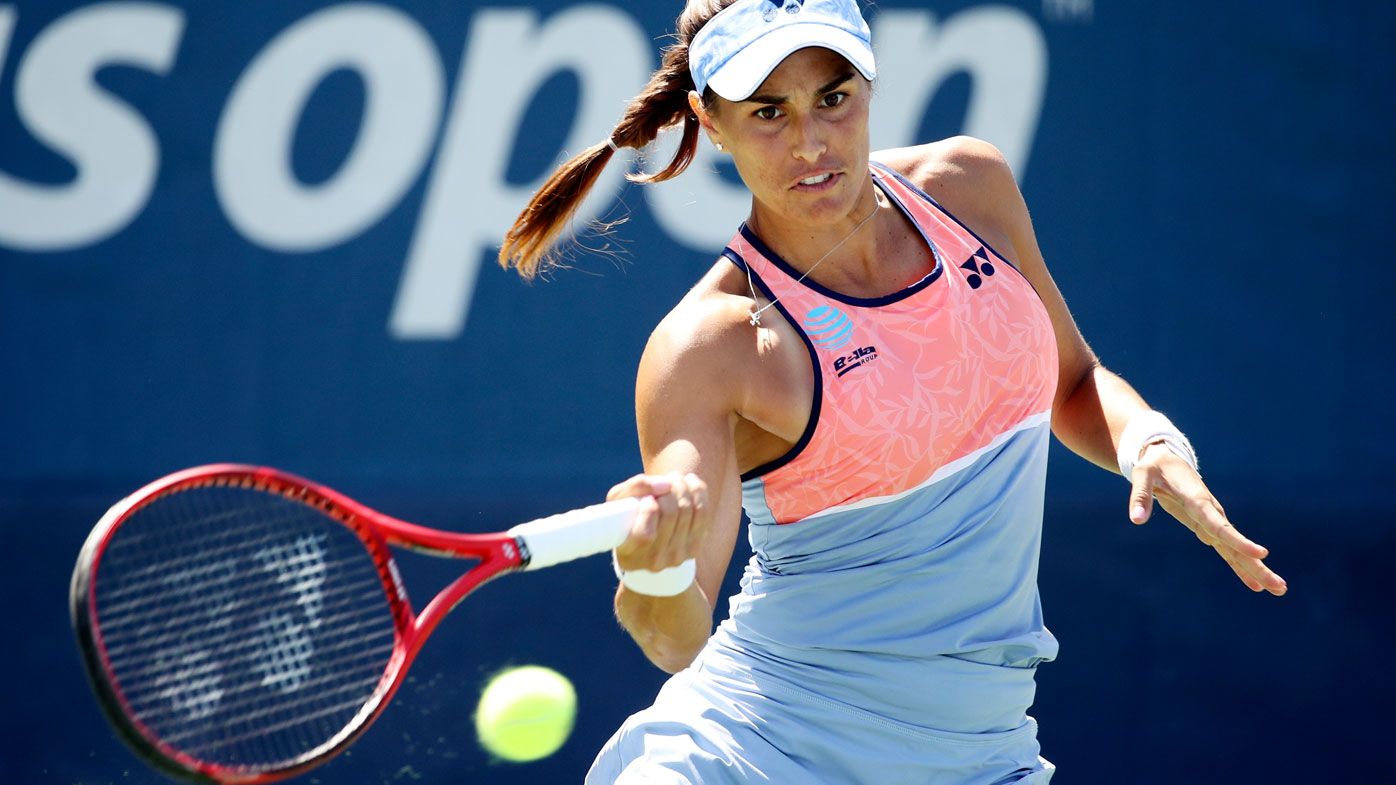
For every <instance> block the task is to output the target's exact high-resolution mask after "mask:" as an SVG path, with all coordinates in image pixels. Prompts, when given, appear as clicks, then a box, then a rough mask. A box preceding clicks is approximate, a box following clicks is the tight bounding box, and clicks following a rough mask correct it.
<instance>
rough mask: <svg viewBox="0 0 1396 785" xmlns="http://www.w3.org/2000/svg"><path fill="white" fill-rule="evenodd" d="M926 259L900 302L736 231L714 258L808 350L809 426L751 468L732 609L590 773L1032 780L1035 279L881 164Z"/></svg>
mask: <svg viewBox="0 0 1396 785" xmlns="http://www.w3.org/2000/svg"><path fill="white" fill-rule="evenodd" d="M873 179H874V182H875V183H876V185H877V187H879V188H881V189H882V190H883V191H884V192H885V193H886V194H887V195H888V196H889V197H890V198H891V200H892V201H893V202H894V203H895V204H897V205H898V206H899V207H900V208H901V209H902V210H903V211H904V212H905V214H906V215H907V216H908V217H909V218H910V219H911V220H912V221H913V222H914V223H915V224H916V226H917V227H918V228H919V229H920V231H921V234H922V235H923V236H924V238H925V241H926V244H927V245H928V246H929V248H930V250H931V253H932V254H933V255H934V258H935V266H934V269H933V270H932V271H931V272H930V273H929V274H927V275H926V277H925V278H923V279H921V280H920V281H918V282H916V283H915V284H913V285H911V286H909V287H907V288H906V289H903V290H901V291H899V292H896V293H894V294H891V295H888V296H886V297H877V298H858V297H849V296H847V295H844V294H840V293H838V292H835V291H831V290H829V289H827V288H824V287H822V286H820V285H819V284H817V283H814V282H813V281H810V280H808V279H806V280H805V281H803V282H801V281H799V280H798V279H799V277H800V275H799V272H798V271H796V270H794V269H793V268H791V267H790V266H789V265H788V264H787V263H785V262H784V261H783V260H781V259H780V258H779V257H778V256H777V255H776V254H775V253H774V252H772V251H771V250H770V249H769V248H767V247H766V246H765V245H764V244H763V243H762V242H761V240H760V239H759V238H757V237H756V236H755V235H754V234H752V233H751V232H750V231H749V230H748V229H747V228H746V227H745V226H743V227H742V229H741V230H740V231H739V232H738V234H737V236H736V237H734V238H733V240H732V242H731V245H730V246H729V247H728V248H727V249H726V250H725V251H724V252H723V253H724V255H725V256H726V257H727V258H728V259H729V260H730V261H731V262H732V264H735V265H737V266H738V267H739V268H741V269H742V270H743V271H749V272H750V274H751V277H752V280H753V281H754V282H755V285H756V286H758V287H760V289H761V290H762V291H763V293H764V294H765V296H766V297H767V298H768V299H770V300H773V301H777V302H776V308H778V309H779V310H780V312H781V314H782V315H783V316H784V317H785V318H786V319H787V320H788V321H789V322H790V323H791V324H793V325H795V327H796V328H797V330H798V331H800V333H801V334H802V336H803V338H804V341H805V344H806V345H807V348H808V350H809V355H810V361H811V362H812V363H813V364H814V369H815V373H814V400H813V409H812V411H811V415H810V420H809V425H808V427H807V428H806V431H805V433H804V435H803V436H802V438H801V439H800V441H799V442H798V443H797V444H796V445H795V446H794V448H792V449H791V451H790V452H789V453H788V454H787V455H785V456H783V457H781V458H780V459H779V460H776V461H774V462H772V463H770V464H767V465H765V466H761V467H758V468H756V469H754V470H753V471H751V472H749V473H748V474H746V475H744V476H743V477H742V500H743V502H742V503H743V507H744V508H745V509H746V513H747V516H748V517H749V518H750V521H751V525H750V527H749V529H748V532H749V536H750V540H751V547H752V551H753V553H754V555H753V557H752V559H751V562H750V563H749V564H748V565H747V567H746V571H745V574H744V576H743V578H742V584H741V586H742V588H741V592H740V593H739V594H737V595H735V596H734V597H732V598H731V600H730V613H729V615H728V618H727V619H726V620H725V621H724V622H722V624H721V625H719V627H718V629H717V631H716V632H715V633H714V634H713V636H712V637H711V638H710V639H709V641H708V643H707V646H706V647H705V648H704V649H703V651H702V653H701V654H699V655H698V657H697V659H696V660H695V661H694V662H693V664H692V666H690V667H689V668H688V669H687V670H685V671H683V672H681V673H679V674H677V675H675V676H674V677H673V678H672V679H670V680H669V682H668V683H667V684H666V685H665V686H664V688H663V689H662V690H661V691H660V693H659V695H658V697H657V698H656V699H655V702H654V705H653V706H651V707H650V708H648V709H645V710H644V711H641V712H639V713H637V714H635V715H633V716H632V717H630V718H629V719H628V720H627V721H626V722H625V723H624V725H622V726H621V728H620V730H619V731H617V732H616V734H615V735H614V736H613V737H612V738H611V740H610V741H609V742H608V743H607V744H606V746H605V747H604V748H603V749H602V751H601V753H600V754H599V755H598V756H597V759H596V762H595V763H594V764H593V766H592V769H591V771H590V773H589V774H588V776H587V782H588V783H593V784H596V783H620V784H621V785H632V784H633V783H647V784H648V783H659V784H660V785H665V784H668V783H676V784H677V783H689V784H694V785H696V784H697V783H704V785H714V784H717V783H781V784H782V785H789V784H793V783H869V785H872V784H873V783H875V784H876V785H900V784H901V783H907V784H908V785H910V784H911V783H915V785H998V784H999V783H1023V784H1024V785H1041V784H1042V783H1046V782H1047V781H1048V780H1049V779H1050V778H1051V776H1052V771H1053V767H1052V765H1051V764H1050V763H1048V762H1047V761H1046V760H1044V759H1042V758H1041V757H1039V755H1038V752H1039V747H1038V743H1037V726H1036V723H1035V722H1034V720H1033V719H1032V718H1031V717H1028V716H1027V709H1028V707H1029V706H1030V705H1031V704H1032V701H1033V693H1034V690H1035V683H1034V680H1033V677H1034V672H1035V670H1036V668H1037V665H1038V664H1039V663H1041V662H1045V661H1048V660H1051V659H1053V658H1054V657H1055V656H1056V653H1057V641H1056V639H1055V638H1053V637H1052V634H1051V633H1050V632H1049V631H1048V630H1047V628H1046V627H1045V626H1044V625H1043V621H1042V606H1041V603H1040V601H1039V597H1038V591H1037V564H1038V551H1039V544H1040V538H1041V532H1042V508H1043V492H1044V483H1045V479H1046V473H1047V448H1048V443H1049V440H1050V437H1051V430H1050V425H1051V407H1052V398H1053V394H1054V392H1055V390H1056V386H1057V349H1056V341H1055V339H1054V337H1053V333H1052V324H1051V321H1050V319H1049V317H1048V315H1047V311H1046V309H1045V308H1044V306H1043V304H1042V301H1041V300H1040V299H1039V298H1038V295H1037V293H1036V291H1035V290H1034V289H1033V287H1032V286H1031V284H1029V283H1028V281H1027V279H1026V278H1024V277H1023V276H1022V275H1021V274H1020V273H1019V272H1018V271H1017V269H1016V268H1015V267H1013V265H1012V264H1011V263H1009V262H1008V260H1007V259H1005V258H1004V257H1002V256H1001V255H999V254H998V253H997V252H995V251H994V250H993V249H992V248H990V247H989V246H988V244H986V243H985V242H984V241H983V240H981V239H979V237H978V236H976V235H975V234H974V233H973V232H972V231H970V230H969V229H968V228H967V227H965V226H963V225H962V224H960V223H959V222H958V221H956V219H955V218H954V217H952V216H951V215H950V214H949V213H947V212H946V211H945V210H944V209H942V208H941V207H940V206H939V205H938V204H936V203H935V201H934V200H932V199H931V198H930V197H929V196H927V195H926V194H925V193H922V192H921V191H920V190H919V189H917V188H916V187H915V186H913V185H912V184H911V183H909V182H907V181H906V180H904V179H903V178H901V177H900V175H897V174H896V173H894V172H892V171H891V170H889V169H886V168H884V167H881V166H879V165H876V164H874V165H873Z"/></svg>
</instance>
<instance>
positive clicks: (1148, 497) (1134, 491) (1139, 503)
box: [1129, 466, 1157, 526]
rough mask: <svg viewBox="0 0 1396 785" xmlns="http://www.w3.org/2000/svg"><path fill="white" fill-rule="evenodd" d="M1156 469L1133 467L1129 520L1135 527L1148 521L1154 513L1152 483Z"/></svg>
mask: <svg viewBox="0 0 1396 785" xmlns="http://www.w3.org/2000/svg"><path fill="white" fill-rule="evenodd" d="M1156 472H1157V470H1156V469H1152V468H1150V467H1146V466H1135V467H1134V476H1133V477H1131V478H1130V482H1131V484H1132V486H1133V487H1131V488H1130V492H1129V519H1130V521H1131V522H1133V523H1134V524H1135V525H1136V526H1137V525H1139V524H1142V523H1145V522H1146V521H1148V520H1149V516H1150V515H1152V514H1153V511H1154V482H1153V479H1154V478H1153V476H1152V474H1153V473H1156Z"/></svg>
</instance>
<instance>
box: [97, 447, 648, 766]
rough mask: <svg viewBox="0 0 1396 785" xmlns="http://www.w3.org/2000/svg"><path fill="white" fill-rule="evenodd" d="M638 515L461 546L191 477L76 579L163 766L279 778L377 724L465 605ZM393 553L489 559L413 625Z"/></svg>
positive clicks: (134, 499)
mask: <svg viewBox="0 0 1396 785" xmlns="http://www.w3.org/2000/svg"><path fill="white" fill-rule="evenodd" d="M637 506H638V500H637V499H623V500H619V501H615V502H608V503H606V504H599V505H596V506H593V507H587V508H584V509H579V510H573V511H571V512H567V513H563V514H561V515H555V516H553V517H550V518H542V519H540V520H536V521H531V522H529V523H523V524H519V525H518V526H515V527H513V528H511V529H509V530H508V531H507V532H500V533H496V534H453V533H448V532H443V531H436V530H433V529H428V528H424V527H421V526H416V525H413V524H410V523H406V522H404V521H400V520H397V519H395V518H390V517H388V516H386V515H383V514H381V513H378V512H375V511H373V510H371V509H369V508H367V507H365V506H363V505H362V504H359V503H357V502H355V501H353V500H352V499H349V498H347V497H345V496H343V495H341V494H339V493H336V492H335V491H332V490H330V489H328V488H325V487H323V486H320V485H316V484H315V483H312V482H308V481H306V480H303V479H301V478H299V477H295V476H293V475H290V474H286V473H284V472H281V471H277V470H275V469H269V468H261V467H255V466H241V465H235V464H218V465H212V466H202V467H198V468H193V469H188V470H185V471H182V472H178V473H176V474H172V475H170V476H168V477H165V478H163V479H160V480H157V481H155V482H153V483H151V484H149V485H147V486H145V487H144V488H142V489H140V490H139V491H137V492H136V493H134V494H133V495H131V496H129V497H127V498H126V499H123V500H122V501H121V502H119V503H117V504H116V506H114V507H112V508H111V510H109V511H108V512H107V514H106V515H105V516H103V518H102V519H101V521H99V522H98V524H97V526H96V528H94V529H93V531H92V533H91V535H89V536H88V538H87V542H86V544H85V545H84V546H83V549H82V552H81V554H80V556H79V557H78V562H77V566H76V568H75V569H74V571H73V582H72V590H71V596H70V602H71V611H72V619H73V628H74V630H75V631H76V633H77V639H78V646H79V648H80V649H81V650H82V660H83V664H84V665H85V666H86V669H87V675H88V677H89V679H90V681H91V683H92V687H93V690H94V691H95V692H96V694H97V698H98V702H99V703H100V704H101V706H102V709H103V710H104V712H105V713H106V716H107V719H109V720H110V721H111V723H112V725H113V726H115V728H116V729H117V731H118V732H119V734H120V735H121V737H122V739H123V740H124V741H126V742H127V744H129V745H130V746H131V748H132V749H134V750H135V751H136V753H137V754H138V755H140V756H141V757H142V758H144V759H145V760H146V761H147V762H149V763H150V764H151V765H153V766H154V767H155V768H157V769H159V770H160V771H162V772H165V773H166V774H170V775H173V776H175V777H178V778H181V779H186V780H191V781H196V782H216V783H262V782H272V781H275V780H280V779H284V778H286V777H289V776H292V775H294V774H298V773H301V772H304V771H306V770H308V769H310V768H312V767H314V766H316V765H318V764H321V763H324V762H325V761H327V760H328V759H330V758H331V757H333V756H334V755H335V754H337V753H338V752H340V751H342V750H343V749H344V748H345V747H347V746H348V745H349V744H350V743H351V742H352V741H353V740H354V739H355V738H356V737H358V735H359V734H360V733H362V732H363V731H364V730H365V729H367V728H368V726H369V725H370V724H371V723H372V722H373V720H374V719H375V718H376V717H377V716H378V715H379V713H381V712H382V711H383V708H384V707H385V706H386V705H387V703H388V701H389V700H390V699H391V698H392V696H393V693H394V692H395V691H396V690H397V688H398V687H399V686H400V685H401V684H402V682H403V679H404V678H405V677H406V675H407V669H408V667H409V666H410V665H411V664H412V661H413V659H414V658H415V657H416V655H417V653H418V652H419V651H420V650H421V647H422V644H423V643H425V642H426V639H427V638H428V637H429V636H430V635H431V633H432V630H434V629H435V628H436V626H437V624H439V623H440V622H441V620H442V619H443V618H445V616H446V614H447V613H449V612H450V611H451V609H452V608H454V607H455V606H456V605H457V604H458V603H459V602H460V601H461V600H462V599H464V598H465V596H466V595H467V594H469V593H470V592H471V591H473V590H474V589H476V588H477V587H479V586H480V585H481V584H483V583H485V582H486V581H488V580H490V579H491V578H494V577H496V576H498V575H500V574H502V573H505V572H510V571H514V570H536V569H539V568H542V567H548V566H551V565H554V564H558V563H560V562H564V561H568V560H571V559H576V558H580V557H583V556H589V555H592V554H596V553H601V552H604V551H607V550H609V549H611V548H613V547H615V546H617V545H619V544H620V543H622V542H624V540H625V538H626V535H627V533H628V532H629V529H630V524H631V522H632V521H633V519H634V517H635V510H636V507H637ZM389 546H397V547H403V548H409V549H411V550H414V551H424V552H426V553H430V554H434V555H437V556H448V557H461V558H467V559H475V560H477V561H478V563H477V564H476V565H474V566H473V567H472V568H471V569H470V570H468V571H467V572H465V574H463V575H462V576H461V577H460V578H458V579H456V580H455V582H453V583H451V584H450V585H449V586H447V587H446V588H445V589H443V590H442V591H441V592H440V593H439V594H437V595H436V597H435V598H434V599H432V601H431V602H430V603H428V604H427V605H426V607H425V608H424V609H423V610H422V612H421V613H414V612H413V610H412V606H411V604H410V603H409V602H408V598H407V592H406V590H405V589H404V587H403V583H402V579H401V577H400V575H399V574H398V568H397V565H396V564H395V563H394V561H393V557H392V555H391V554H390V552H389Z"/></svg>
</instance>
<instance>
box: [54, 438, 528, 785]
mask: <svg viewBox="0 0 1396 785" xmlns="http://www.w3.org/2000/svg"><path fill="white" fill-rule="evenodd" d="M216 486H230V487H242V488H251V489H256V490H261V491H267V492H271V493H276V494H279V495H281V496H284V497H286V498H288V499H291V500H294V501H298V502H301V503H304V504H307V505H309V506H312V507H315V508H317V509H319V510H320V511H321V512H323V513H325V514H326V515H328V516H329V517H330V518H333V519H334V520H336V521H339V522H340V523H341V524H343V525H344V526H345V527H346V528H348V529H349V530H350V531H352V532H354V534H356V535H357V536H358V538H359V540H360V541H361V542H362V543H363V544H364V546H365V548H367V550H368V552H369V554H370V556H371V557H372V558H373V563H374V565H375V566H376V567H377V569H378V574H379V577H380V578H382V580H383V590H384V594H385V595H386V597H387V600H388V604H389V606H390V607H391V608H392V614H393V624H394V627H395V635H394V641H393V653H392V656H391V657H390V658H389V661H388V667H387V668H386V669H385V670H384V672H383V677H382V678H381V679H380V681H379V683H378V686H377V688H376V689H375V690H374V693H373V695H372V697H370V698H369V700H368V701H367V702H366V703H365V704H364V707H363V708H362V709H361V710H360V711H359V713H358V715H357V716H356V717H355V718H354V720H353V721H351V722H350V723H349V724H348V725H347V726H346V727H345V729H344V730H343V731H342V732H340V733H339V734H337V735H335V736H334V737H332V738H331V739H330V740H328V741H327V742H326V743H325V744H323V745H321V746H320V747H318V748H316V749H315V750H312V751H311V752H309V753H307V754H306V755H304V756H302V757H301V758H299V759H297V761H296V762H295V763H293V764H292V765H290V766H287V767H285V768H281V769H276V770H274V771H265V772H255V773H247V772H243V771H239V770H238V769H235V768H228V767H225V766H220V765H218V764H212V763H208V762H206V761H201V760H197V759H195V758H193V757H192V756H190V755H188V754H186V753H183V752H181V751H179V750H176V749H174V748H172V747H170V746H168V745H166V744H164V743H163V742H162V741H161V740H160V738H159V736H157V735H156V734H154V733H152V732H151V731H150V730H149V729H148V728H146V727H145V726H144V725H142V724H141V722H140V721H139V720H137V719H136V718H135V717H134V716H133V713H132V711H131V709H130V706H129V705H128V704H127V702H126V699H125V697H124V696H123V695H122V692H121V687H120V685H119V684H117V683H116V679H115V677H114V675H113V674H112V670H111V663H110V661H109V660H108V658H107V655H106V649H105V646H104V645H103V641H102V635H101V626H100V624H99V623H98V621H99V620H98V619H97V605H96V580H95V578H96V575H97V571H98V570H99V569H100V566H101V561H102V554H103V552H104V551H105V550H106V547H107V544H108V543H109V542H111V539H112V536H113V535H114V534H115V533H116V531H117V529H118V528H120V526H121V524H122V523H123V522H125V521H126V520H127V519H129V518H130V517H131V516H132V515H134V514H135V513H136V512H138V511H139V510H141V509H142V508H144V507H145V506H147V505H149V504H150V503H152V502H153V501H155V500H157V499H159V498H160V497H162V496H166V495H169V494H171V493H178V492H181V491H184V490H188V489H192V488H199V487H216ZM390 546H395V547H401V548H408V549H411V550H415V551H421V552H425V553H430V554H432V555H436V556H447V557H454V558H469V559H478V560H479V562H480V563H479V564H478V565H476V566H475V567H473V568H471V569H470V570H469V571H468V572H466V573H465V574H464V575H462V576H461V577H459V578H457V579H456V580H455V581H454V582H452V583H451V584H450V585H448V586H446V588H444V589H442V590H441V591H440V592H438V593H437V595H436V596H435V597H434V598H432V600H431V602H429V603H427V605H426V607H425V608H423V610H422V612H421V613H420V614H415V613H414V612H413V610H412V605H411V602H410V601H409V600H408V597H407V590H406V587H405V586H404V585H403V582H402V577H401V575H399V573H398V569H397V564H396V562H394V561H393V557H392V554H391V552H390V551H389V547H390ZM527 563H528V554H527V552H526V551H525V550H524V548H523V545H522V543H520V542H519V541H517V540H516V539H515V538H513V537H511V536H509V535H508V534H505V533H502V532H499V533H493V534H459V533H452V532H444V531H439V530H436V529H429V528H426V527H424V526H418V525H416V524H412V523H408V522H406V521H402V520H399V519H397V518H394V517H392V516H389V515H384V514H383V513H381V512H378V511H377V510H373V509H371V508H369V507H366V506H365V505H363V504H360V503H359V502H357V501H354V500H353V499H351V498H349V497H347V496H345V495H343V494H341V493H339V492H337V491H334V490H332V489H330V488H326V487H325V486H323V485H320V484H318V483H314V482H311V481H310V480H306V479H304V478H302V477H297V476H296V475H294V474H290V473H288V472H284V471H281V470H279V469H272V468H268V467H263V466H248V465H243V464H235V463H220V464H211V465H208V466H198V467H194V468H192V469H186V470H184V471H180V472H176V473H174V474H171V475H168V476H166V477H162V478H161V479H159V480H156V481H155V482H152V483H150V484H149V485H146V486H145V487H143V488H141V489H140V490H138V491H136V492H135V493H133V494H131V495H130V496H128V497H126V498H125V499H123V500H121V501H120V502H118V503H117V504H116V505H115V506H113V507H112V508H111V509H110V510H109V511H108V512H107V514H106V515H105V516H103V518H102V520H101V521H100V522H99V523H98V524H97V527H96V528H95V529H94V530H93V532H92V534H91V535H90V536H89V537H88V540H87V543H86V544H85V545H84V546H83V550H82V554H81V555H80V556H79V559H78V566H77V568H76V569H75V570H74V572H73V586H72V592H71V598H70V599H71V606H72V607H71V611H72V614H73V625H74V629H75V630H76V631H77V634H78V640H79V647H80V648H81V649H82V653H83V662H84V664H85V665H86V667H87V671H88V678H89V679H90V681H91V683H92V687H93V690H94V691H95V692H96V693H97V697H98V702H99V703H100V704H101V705H102V708H103V711H104V712H105V713H106V715H107V719H108V720H110V721H111V723H112V725H113V726H114V727H115V728H116V729H117V731H118V732H120V734H121V736H122V738H123V740H125V741H126V742H127V744H128V745H130V746H131V747H132V748H133V749H134V750H135V751H136V752H137V754H139V755H140V756H141V757H142V758H144V759H146V760H147V761H149V762H151V763H152V764H154V765H155V766H156V768H158V769H160V770H161V771H163V772H165V773H167V774H170V775H173V776H176V777H179V778H181V779H186V780H192V781H196V782H212V783H221V784H224V785H227V784H232V783H236V784H237V785H243V784H244V783H245V784H246V785H257V783H266V782H275V781H278V780H282V779H286V778H287V777H292V776H295V775H296V774H300V773H302V772H304V771H307V770H309V769H311V768H314V767H316V766H318V765H320V764H322V763H324V762H326V761H328V760H329V759H331V758H333V757H334V756H335V755H338V754H339V753H340V752H342V751H343V750H344V749H345V748H346V747H348V746H349V744H350V743H352V742H353V741H354V740H355V739H356V738H357V737H358V736H359V734H361V733H363V732H364V731H365V730H367V729H368V727H369V726H370V725H372V724H373V721H374V720H375V719H377V717H378V715H379V714H381V713H382V711H383V709H384V708H385V707H386V706H387V705H388V702H389V701H390V700H392V697H393V695H394V693H396V692H397V689H398V687H399V686H401V684H402V682H403V679H404V677H405V676H406V674H407V670H408V668H409V667H410V666H411V665H412V662H413V660H415V659H416V657H417V654H418V652H420V651H421V648H422V645H423V644H424V643H425V642H426V639H427V638H428V637H430V635H431V633H432V631H433V630H435V629H436V626H437V625H438V624H440V623H441V620H442V619H444V618H446V615H447V614H449V613H450V612H451V610H452V609H454V608H455V607H456V606H457V605H458V604H460V602H461V600H463V599H465V597H466V595H468V594H470V592H472V591H474V590H475V589H477V588H479V587H480V586H481V585H482V584H484V583H485V582H487V581H489V580H490V579H492V578H495V577H497V576H499V575H500V574H502V573H505V572H508V571H510V570H515V569H519V568H521V567H524V566H526V565H527Z"/></svg>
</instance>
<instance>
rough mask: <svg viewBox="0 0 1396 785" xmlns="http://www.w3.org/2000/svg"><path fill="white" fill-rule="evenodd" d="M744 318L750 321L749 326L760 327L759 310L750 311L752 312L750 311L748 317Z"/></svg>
mask: <svg viewBox="0 0 1396 785" xmlns="http://www.w3.org/2000/svg"><path fill="white" fill-rule="evenodd" d="M746 320H747V321H748V322H751V326H752V327H760V326H761V312H760V311H752V312H751V315H750V316H748V317H747V318H746Z"/></svg>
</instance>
